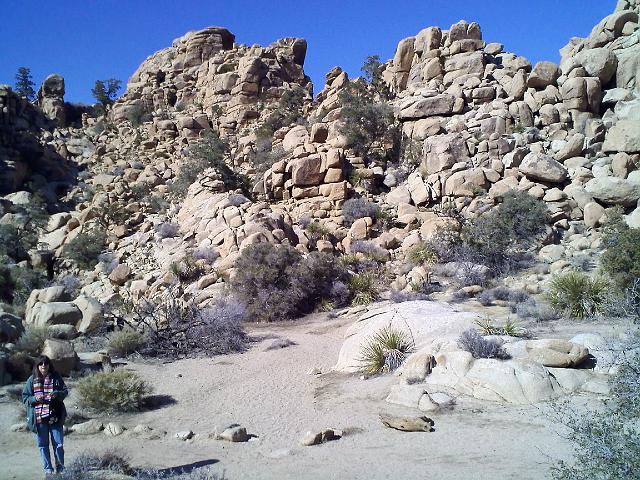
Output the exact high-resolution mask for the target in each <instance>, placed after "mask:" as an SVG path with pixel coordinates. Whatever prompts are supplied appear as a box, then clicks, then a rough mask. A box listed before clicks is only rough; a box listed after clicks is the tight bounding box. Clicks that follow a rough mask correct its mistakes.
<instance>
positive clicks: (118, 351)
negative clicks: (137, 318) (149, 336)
mask: <svg viewBox="0 0 640 480" xmlns="http://www.w3.org/2000/svg"><path fill="white" fill-rule="evenodd" d="M145 343H146V339H145V336H144V335H143V334H142V333H141V332H138V331H136V330H133V329H132V328H124V329H122V330H116V331H114V332H111V333H110V334H109V335H108V349H109V353H110V354H112V355H115V356H117V357H126V356H127V355H129V354H130V353H133V352H136V351H138V350H139V349H140V348H141V347H143V346H144V344H145Z"/></svg>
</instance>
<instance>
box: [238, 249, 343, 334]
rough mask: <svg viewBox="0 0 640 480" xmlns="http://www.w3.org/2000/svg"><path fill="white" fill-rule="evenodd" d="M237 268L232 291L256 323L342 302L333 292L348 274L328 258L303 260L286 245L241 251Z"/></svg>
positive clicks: (313, 255) (315, 254) (315, 256)
mask: <svg viewBox="0 0 640 480" xmlns="http://www.w3.org/2000/svg"><path fill="white" fill-rule="evenodd" d="M236 267H237V274H236V275H235V277H234V278H233V279H232V280H231V282H230V286H231V289H232V291H233V292H234V295H235V296H236V297H237V298H238V300H240V302H242V303H243V304H244V305H245V306H246V307H247V311H248V314H249V318H250V319H252V320H255V321H266V322H270V321H274V320H285V319H289V318H294V317H296V316H298V315H301V314H303V313H308V312H310V311H312V310H313V309H314V308H315V307H316V306H317V305H319V304H320V303H321V302H322V300H325V299H328V300H334V301H336V303H342V302H343V301H344V299H343V298H339V297H340V295H338V293H336V292H338V291H339V290H340V289H339V288H337V286H338V284H339V283H340V282H341V281H342V280H344V279H346V276H347V273H346V270H345V269H344V268H343V267H342V266H341V264H340V263H339V262H337V261H336V259H335V258H334V257H333V256H331V255H329V254H325V253H319V252H312V253H311V254H309V255H307V256H303V255H302V254H301V253H300V252H299V251H298V250H296V249H294V248H292V247H290V246H287V245H280V246H274V245H271V244H269V243H260V244H256V245H250V246H249V247H247V248H245V249H243V250H242V252H241V254H240V257H239V258H238V261H237V262H236Z"/></svg>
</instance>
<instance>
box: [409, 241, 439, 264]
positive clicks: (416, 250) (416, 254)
mask: <svg viewBox="0 0 640 480" xmlns="http://www.w3.org/2000/svg"><path fill="white" fill-rule="evenodd" d="M407 259H408V260H409V261H410V262H411V263H413V264H414V265H426V266H429V267H431V266H433V264H435V263H436V262H437V261H438V255H437V253H436V252H435V251H434V249H433V248H432V246H431V244H430V243H428V242H421V243H419V244H418V245H416V246H415V247H413V248H412V249H411V250H409V254H408V255H407Z"/></svg>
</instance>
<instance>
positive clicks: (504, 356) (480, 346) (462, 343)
mask: <svg viewBox="0 0 640 480" xmlns="http://www.w3.org/2000/svg"><path fill="white" fill-rule="evenodd" d="M458 346H459V347H460V348H462V349H463V350H466V351H467V352H469V353H470V354H471V355H472V356H473V358H496V359H499V360H508V359H509V358H511V356H510V355H509V354H508V353H507V351H506V350H505V349H504V347H503V346H502V342H500V341H499V340H488V339H486V338H483V337H482V336H480V335H479V334H478V332H476V331H475V330H467V331H465V332H462V335H460V337H459V338H458Z"/></svg>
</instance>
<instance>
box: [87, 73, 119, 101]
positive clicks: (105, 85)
mask: <svg viewBox="0 0 640 480" xmlns="http://www.w3.org/2000/svg"><path fill="white" fill-rule="evenodd" d="M121 87H122V80H117V79H115V78H110V79H108V80H96V83H95V85H94V87H93V88H92V89H91V95H92V96H93V98H95V99H96V101H97V102H98V103H100V105H102V107H103V108H106V107H108V106H109V105H111V104H113V102H114V101H115V99H116V98H118V92H119V91H120V88H121Z"/></svg>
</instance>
